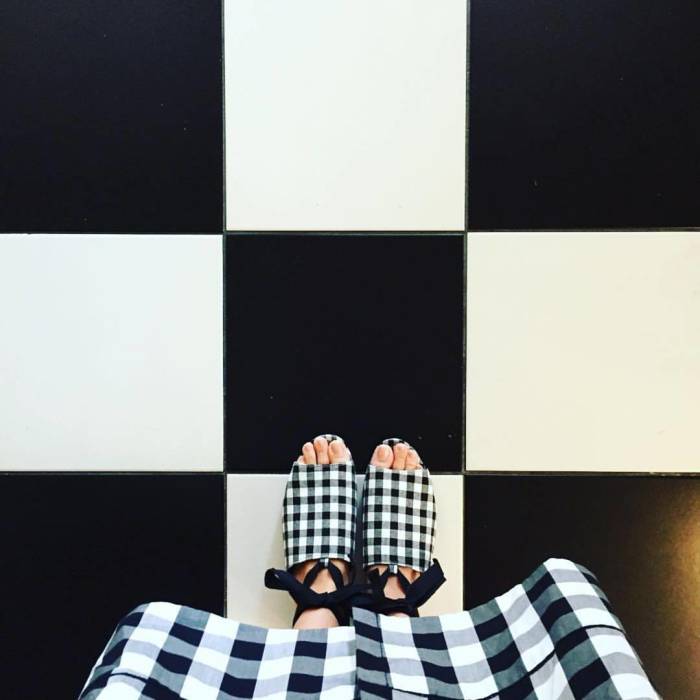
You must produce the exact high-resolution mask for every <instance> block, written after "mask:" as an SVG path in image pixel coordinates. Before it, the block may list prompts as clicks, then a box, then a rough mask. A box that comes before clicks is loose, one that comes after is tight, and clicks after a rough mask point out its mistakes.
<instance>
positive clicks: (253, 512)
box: [0, 0, 700, 700]
mask: <svg viewBox="0 0 700 700" xmlns="http://www.w3.org/2000/svg"><path fill="white" fill-rule="evenodd" d="M699 20H700V6H698V5H697V4H693V3H689V2H688V3H676V4H674V5H673V6H669V5H664V4H658V3H651V2H647V1H646V0H643V1H642V2H635V3H632V2H628V1H624V2H618V3H615V4H614V5H611V4H610V3H605V2H602V0H598V1H594V2H592V3H591V2H589V3H586V4H585V6H584V5H581V4H571V3H570V4H568V5H561V4H559V5H553V4H551V3H547V2H544V0H531V1H528V2H525V3H520V4H517V5H514V4H513V3H506V2H504V0H488V1H487V0H471V3H470V5H469V6H467V2H466V0H444V1H443V2H441V3H428V2H425V1H424V0H407V1H404V2H396V1H395V0H372V1H371V2H370V0H358V1H357V2H354V3H352V4H347V3H341V2H338V1H337V0H330V1H329V0H300V1H299V2H293V3H290V2H285V1H284V0H264V2H261V1H260V0H225V1H224V3H223V6H222V3H221V2H220V1H219V0H217V1H212V0H199V1H198V2H194V1H193V0H189V1H187V0H186V1H184V2H177V3H174V2H166V1H165V0H152V1H150V2H148V3H137V2H131V1H123V2H121V1H120V2H106V1H103V0H100V1H98V2H93V1H90V2H88V0H77V1H76V2H72V3H67V4H66V3H64V4H61V5H56V4H51V3H48V2H41V1H40V2H16V1H14V0H13V1H11V2H6V3H4V5H3V8H2V9H0V47H1V48H0V86H2V88H3V94H4V95H5V96H6V99H5V101H4V104H3V109H2V110H1V113H0V134H2V137H1V138H0V319H1V320H0V324H1V325H0V329H1V330H0V525H1V528H0V532H1V533H2V542H3V551H4V557H3V563H4V567H3V575H2V576H1V577H0V592H1V593H2V599H3V601H4V605H3V609H2V612H0V628H1V629H2V631H3V633H2V634H1V635H0V658H2V659H5V660H8V662H9V666H8V667H9V668H10V669H12V671H11V673H7V674H3V685H2V687H3V693H2V695H3V697H7V698H8V700H20V699H22V698H37V697H45V696H46V694H47V692H49V691H50V692H51V693H52V694H53V696H55V697H61V698H63V697H66V698H67V697H71V696H74V695H76V694H77V692H78V691H79V689H80V687H81V685H82V683H83V681H84V680H85V678H86V676H87V673H88V672H89V670H90V667H91V665H92V663H93V662H94V660H95V659H96V658H97V656H98V654H99V653H100V651H101V649H102V647H103V645H104V643H105V641H106V639H107V636H108V635H109V633H110V632H111V630H112V628H113V626H114V624H115V622H116V621H117V620H118V618H119V617H120V616H121V615H122V614H123V613H124V612H125V611H126V610H129V609H131V608H133V607H135V606H136V605H138V604H140V603H143V602H147V601H154V600H169V601H173V602H177V603H180V604H185V605H191V606H194V607H199V608H203V609H206V610H211V611H214V612H217V613H226V614H228V615H229V616H231V617H236V618H238V619H242V620H244V621H248V622H254V623H260V624H270V625H275V626H284V625H285V624H287V622H288V619H289V614H290V607H289V603H288V601H287V600H286V599H284V596H282V595H281V594H276V593H274V592H269V591H265V590H264V589H262V574H263V571H264V570H265V568H266V567H268V566H271V565H280V564H281V540H280V503H281V492H282V488H283V485H284V478H285V477H284V474H285V473H286V472H287V471H288V469H289V467H290V464H291V461H292V459H293V458H295V457H296V456H297V454H298V452H299V448H300V446H301V443H302V442H303V441H305V440H306V439H308V438H309V437H312V436H314V435H316V434H318V433H320V432H326V431H331V432H337V433H339V434H341V435H343V436H344V437H345V438H346V440H347V442H348V443H349V444H350V446H351V448H352V451H353V455H354V457H355V461H356V462H357V464H358V465H362V464H364V463H365V462H366V460H367V458H368V456H369V454H370V452H371V449H372V447H373V445H374V444H376V442H378V441H379V440H381V439H383V438H386V437H390V436H394V435H400V436H402V437H405V438H406V439H408V440H410V441H411V443H412V444H414V446H416V448H417V449H418V450H419V451H420V453H421V455H422V457H423V458H424V460H425V462H426V463H427V464H428V465H429V466H430V468H431V471H432V472H433V473H434V474H435V479H436V497H437V501H438V503H437V505H438V510H439V516H438V517H439V520H438V544H437V550H436V554H437V555H438V557H439V558H440V560H441V562H442V563H443V566H444V568H445V570H446V572H447V575H448V584H447V585H446V586H445V587H444V588H443V589H442V590H441V591H440V593H439V595H437V596H436V597H435V599H434V600H433V601H431V608H430V610H426V612H428V613H430V612H444V611H449V610H454V609H456V608H459V607H461V606H463V605H467V606H471V605H474V604H477V603H479V602H482V601H483V600H486V599H487V598H490V597H492V596H493V595H496V594H498V593H501V592H503V591H504V590H506V589H507V588H509V587H510V586H512V585H513V584H514V583H515V582H517V581H520V580H521V579H522V578H524V577H525V576H526V575H527V574H528V573H530V572H531V571H532V570H533V569H534V568H535V566H537V565H538V564H539V563H541V562H542V561H544V559H546V558H547V557H550V556H557V557H566V558H571V559H573V560H575V561H577V562H579V563H581V564H584V565H586V566H587V567H589V568H590V569H592V570H593V571H595V572H596V573H597V575H598V576H599V578H600V580H601V582H602V584H603V587H604V588H605V590H606V591H607V593H608V594H609V596H610V597H611V599H612V602H613V605H614V606H615V608H616V612H617V613H618V614H619V616H620V617H621V619H622V621H623V623H624V624H625V625H626V627H627V629H628V632H629V635H630V638H631V640H632V643H633V644H634V645H635V646H636V648H637V650H638V652H639V653H640V656H641V657H642V660H643V661H644V663H645V665H646V668H647V670H648V671H649V674H650V676H651V678H652V680H653V681H654V682H655V683H656V685H657V686H658V687H659V689H660V691H661V693H662V694H663V695H664V696H665V697H669V698H674V700H690V699H693V698H697V697H699V696H700V680H699V678H700V676H698V674H697V673H694V672H693V669H696V668H697V667H698V666H699V665H700V643H698V630H700V612H699V611H698V606H697V594H696V592H697V590H698V587H699V586H700V574H698V572H699V571H700V479H698V478H696V475H697V474H699V473H700V442H699V441H698V440H697V427H696V426H697V422H698V414H699V409H700V406H699V405H698V401H697V396H698V395H700V355H699V354H698V348H699V347H700V287H699V282H698V280H700V232H698V231H697V227H698V226H700V200H699V199H698V197H697V185H698V167H697V164H698V162H700V133H699V132H698V124H700V97H699V96H698V92H697V89H696V75H697V66H696V63H697V61H696V55H695V54H696V50H695V48H694V46H695V43H696V37H695V31H694V28H695V27H697V25H698V21H699ZM465 137H468V138H465ZM467 142H468V147H467ZM30 234H31V235H30Z"/></svg>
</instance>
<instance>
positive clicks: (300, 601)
mask: <svg viewBox="0 0 700 700" xmlns="http://www.w3.org/2000/svg"><path fill="white" fill-rule="evenodd" d="M322 569H328V572H329V573H330V575H331V578H332V579H333V582H334V583H335V586H336V590H335V591H329V592H327V593H317V592H316V591H314V590H313V589H312V588H311V584H312V583H313V582H314V581H315V579H316V576H318V574H319V572H320V571H321V570H322ZM265 586H266V587H267V588H272V589H275V590H278V591H287V592H288V593H289V594H290V595H291V596H292V598H293V599H294V602H295V603H296V604H297V609H296V611H295V613H294V618H293V620H292V624H294V623H295V622H296V621H297V619H298V618H299V615H301V614H302V613H303V612H304V611H305V610H308V609H309V608H328V610H330V611H331V612H332V613H333V614H334V615H335V617H336V619H337V620H338V624H339V625H347V624H349V621H350V607H351V606H350V604H349V601H350V599H352V598H355V597H356V596H358V595H360V594H362V593H365V592H366V591H367V590H369V588H370V584H369V583H353V584H348V585H346V584H345V583H344V582H343V575H342V573H341V572H340V569H339V568H338V567H337V566H336V565H335V564H334V563H333V562H332V561H330V560H329V559H319V560H318V561H317V562H316V563H315V564H314V565H313V567H312V568H311V569H310V570H309V572H308V573H307V574H306V576H305V577H304V580H303V582H302V581H299V580H298V579H297V578H295V577H294V575H293V574H292V573H290V572H289V571H284V570H282V569H268V570H267V571H266V572H265Z"/></svg>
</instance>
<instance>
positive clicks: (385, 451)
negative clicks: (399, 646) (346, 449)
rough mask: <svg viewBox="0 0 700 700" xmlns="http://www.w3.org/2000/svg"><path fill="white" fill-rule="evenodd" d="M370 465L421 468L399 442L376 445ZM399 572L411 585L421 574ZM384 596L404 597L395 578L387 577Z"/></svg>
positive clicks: (382, 568) (412, 453) (407, 569)
mask: <svg viewBox="0 0 700 700" xmlns="http://www.w3.org/2000/svg"><path fill="white" fill-rule="evenodd" d="M370 464H372V465H374V466H375V467H381V468H383V469H394V470H396V471H404V470H406V471H409V470H412V469H419V468H420V467H421V466H422V465H421V460H420V457H419V456H418V453H417V452H416V451H415V450H414V449H413V448H412V447H409V446H408V445H407V444H406V443H405V442H399V443H397V444H396V445H394V446H393V447H389V445H377V447H376V448H375V450H374V453H373V454H372V459H371V460H370ZM387 568H388V566H387V565H386V564H378V565H376V566H371V567H369V568H368V569H367V571H368V572H369V571H372V570H373V569H376V570H377V571H378V572H379V574H382V573H384V571H386V569H387ZM399 571H400V572H401V573H402V574H403V575H404V576H405V577H406V579H407V580H408V582H409V583H413V582H414V581H415V580H416V579H417V578H418V577H419V576H420V574H421V572H420V571H416V570H415V569H412V568H411V567H409V566H399ZM384 594H385V595H386V597H387V598H393V599H396V600H398V599H401V598H405V597H406V594H405V593H404V590H403V588H401V585H400V584H399V580H398V578H397V577H396V576H389V578H388V579H387V582H386V585H385V587H384ZM390 614H391V615H394V616H396V617H408V616H407V615H406V613H403V612H394V613H390Z"/></svg>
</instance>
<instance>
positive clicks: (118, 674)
mask: <svg viewBox="0 0 700 700" xmlns="http://www.w3.org/2000/svg"><path fill="white" fill-rule="evenodd" d="M355 688H356V683H355V634H354V630H353V628H352V627H335V628H333V629H327V630H292V629H265V628H263V627H256V626H254V625H245V624H241V623H238V622H235V621H234V620H228V619H225V618H223V617H220V616H218V615H214V614H211V613H206V612H203V611H201V610H195V609H193V608H188V607H184V606H180V605H173V604H171V603H150V604H148V605H142V606H140V607H138V608H136V609H135V610H134V611H133V612H131V613H129V614H128V615H127V616H126V617H125V618H124V619H123V620H122V621H121V622H120V623H119V626H118V627H117V630H116V631H115V633H114V635H113V636H112V638H111V640H110V641H109V643H108V644H107V647H106V649H105V651H104V652H103V653H102V656H101V657H100V658H99V659H98V661H97V663H96V665H95V667H94V668H93V671H92V674H91V675H90V679H89V680H88V682H87V684H86V685H85V688H84V689H83V692H82V694H81V695H80V700H98V698H99V700H140V699H141V698H153V699H155V700H174V699H179V698H184V699H187V700H233V699H234V698H266V699H267V700H282V699H284V698H305V699H307V700H308V698H321V699H322V700H342V699H343V698H346V699H348V700H349V699H350V698H353V697H354V694H355Z"/></svg>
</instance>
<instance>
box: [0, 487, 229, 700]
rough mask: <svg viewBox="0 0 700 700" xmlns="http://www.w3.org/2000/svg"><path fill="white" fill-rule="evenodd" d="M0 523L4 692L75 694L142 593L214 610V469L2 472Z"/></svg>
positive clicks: (220, 547)
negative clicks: (182, 471)
mask: <svg viewBox="0 0 700 700" xmlns="http://www.w3.org/2000/svg"><path fill="white" fill-rule="evenodd" d="M0 532H2V546H3V566H2V576H0V594H1V595H0V598H1V599H2V601H3V603H2V610H0V619H1V620H2V622H0V629H2V633H1V634H0V658H2V659H12V668H11V669H10V668H8V669H7V671H8V672H6V673H3V678H2V693H0V694H1V695H2V697H3V698H8V699H9V698H12V700H25V699H26V700H29V699H30V698H31V700H34V699H35V698H45V697H49V696H50V697H52V698H75V697H77V696H78V693H79V692H80V689H81V688H82V685H83V684H84V683H85V681H86V680H87V677H88V674H89V672H90V670H91V668H92V665H93V664H94V663H95V661H96V660H97V658H98V656H99V654H100V653H101V652H102V649H103V648H104V646H105V644H106V643H107V640H108V638H109V635H110V634H111V632H112V631H113V629H114V627H115V626H116V624H117V622H118V621H119V619H120V618H121V617H122V616H123V615H125V614H126V613H127V612H128V611H129V610H130V609H132V608H134V607H135V606H137V605H140V604H141V603H145V602H150V601H156V600H164V601H170V602H174V603H182V604H188V605H192V606H195V607H199V608H203V609H206V610H210V611H213V612H217V613H219V614H221V613H222V612H223V604H224V578H225V577H224V561H225V555H224V547H225V544H224V487H223V476H222V475H176V476H171V475H164V474H160V475H155V476H147V475H141V476H128V475H119V476H107V475H56V476H54V475H28V474H22V475H16V474H15V475H7V474H4V475H0ZM10 670H11V672H10Z"/></svg>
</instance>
